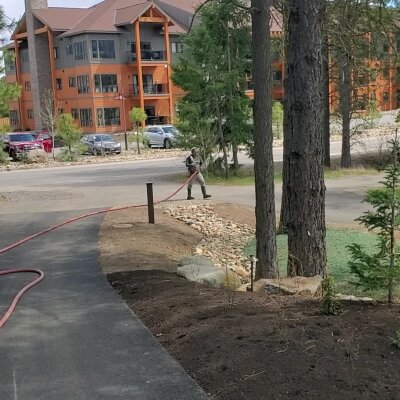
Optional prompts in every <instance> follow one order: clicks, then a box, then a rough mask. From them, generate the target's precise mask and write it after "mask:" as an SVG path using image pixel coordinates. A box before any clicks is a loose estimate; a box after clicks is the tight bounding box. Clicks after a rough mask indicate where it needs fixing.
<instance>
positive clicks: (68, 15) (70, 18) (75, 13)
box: [33, 7, 88, 31]
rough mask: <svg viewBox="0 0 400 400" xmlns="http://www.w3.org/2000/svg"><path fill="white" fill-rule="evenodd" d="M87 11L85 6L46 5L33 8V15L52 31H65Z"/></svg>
mask: <svg viewBox="0 0 400 400" xmlns="http://www.w3.org/2000/svg"><path fill="white" fill-rule="evenodd" d="M87 13H88V9H87V8H64V7H48V8H42V9H40V10H33V14H34V15H35V17H36V18H37V19H38V20H39V21H41V22H42V23H43V24H44V25H47V26H48V27H49V28H50V29H51V30H52V31H66V30H68V29H70V28H71V27H72V26H73V25H75V24H76V22H77V21H79V20H80V19H82V18H83V17H84V16H85V15H86V14H87Z"/></svg>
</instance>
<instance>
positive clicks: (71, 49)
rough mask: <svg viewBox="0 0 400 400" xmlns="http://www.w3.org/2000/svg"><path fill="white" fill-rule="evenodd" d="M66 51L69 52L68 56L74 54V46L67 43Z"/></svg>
mask: <svg viewBox="0 0 400 400" xmlns="http://www.w3.org/2000/svg"><path fill="white" fill-rule="evenodd" d="M65 51H66V53H67V56H70V55H72V54H74V48H73V46H72V44H67V46H66V47H65Z"/></svg>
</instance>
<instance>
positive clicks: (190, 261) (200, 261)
mask: <svg viewBox="0 0 400 400" xmlns="http://www.w3.org/2000/svg"><path fill="white" fill-rule="evenodd" d="M179 265H181V266H185V265H201V266H204V267H211V268H212V267H214V263H213V262H212V261H211V260H210V259H209V258H208V257H205V256H203V255H201V254H197V255H194V256H186V257H183V258H182V259H181V260H180V261H179Z"/></svg>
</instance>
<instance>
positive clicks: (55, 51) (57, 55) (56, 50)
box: [53, 47, 59, 59]
mask: <svg viewBox="0 0 400 400" xmlns="http://www.w3.org/2000/svg"><path fill="white" fill-rule="evenodd" d="M53 50H54V58H56V59H57V58H59V53H58V47H54V49H53Z"/></svg>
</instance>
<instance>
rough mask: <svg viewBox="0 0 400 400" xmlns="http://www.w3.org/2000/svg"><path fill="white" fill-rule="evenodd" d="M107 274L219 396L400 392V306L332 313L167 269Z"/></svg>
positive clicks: (342, 397) (399, 395)
mask: <svg viewBox="0 0 400 400" xmlns="http://www.w3.org/2000/svg"><path fill="white" fill-rule="evenodd" d="M108 279H109V281H110V283H111V284H112V285H113V287H114V288H115V290H116V291H117V292H118V293H119V294H120V295H121V296H122V298H124V299H125V301H126V302H127V303H128V305H129V306H130V308H131V309H132V310H133V311H134V312H135V313H136V314H137V315H138V316H139V317H140V318H141V319H142V321H143V322H144V323H145V324H146V325H147V326H148V327H149V329H150V330H151V331H152V332H153V334H154V336H155V337H157V339H158V340H159V341H160V343H161V344H162V345H163V346H164V347H165V348H166V349H167V350H168V351H169V352H170V353H171V354H172V355H173V356H174V357H175V358H176V359H177V360H178V361H179V362H180V364H181V365H182V366H183V367H184V368H185V369H186V371H188V373H189V374H190V375H191V376H192V377H193V378H194V379H195V380H197V382H198V383H199V384H200V385H201V386H202V387H203V389H204V390H205V391H206V392H207V393H208V394H209V396H210V398H211V399H221V400H242V399H243V400H245V399H246V400H248V399H259V400H275V399H315V400H317V399H318V400H320V399H324V400H326V399H335V400H350V399H383V400H391V399H393V400H398V399H400V350H399V349H398V348H396V347H395V346H394V345H393V339H392V337H394V336H395V332H396V330H398V329H400V308H399V307H398V306H396V307H392V308H388V307H386V306H385V305H379V304H375V305H372V304H359V303H350V302H349V303H344V304H343V309H344V311H343V313H342V314H341V315H340V316H334V317H326V316H322V315H321V314H320V313H319V304H318V302H317V301H314V300H305V299H299V298H288V297H274V296H268V295H266V294H255V293H236V292H235V293H234V294H232V293H231V292H225V291H223V290H219V289H209V288H205V287H203V286H200V285H196V284H194V283H190V282H187V281H186V280H184V279H182V278H179V277H178V276H176V275H175V274H173V273H169V272H166V271H131V272H118V273H113V274H109V275H108ZM232 295H233V296H234V298H233V302H234V305H233V306H232V307H230V304H231V303H232ZM188 400H189V399H188Z"/></svg>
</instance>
